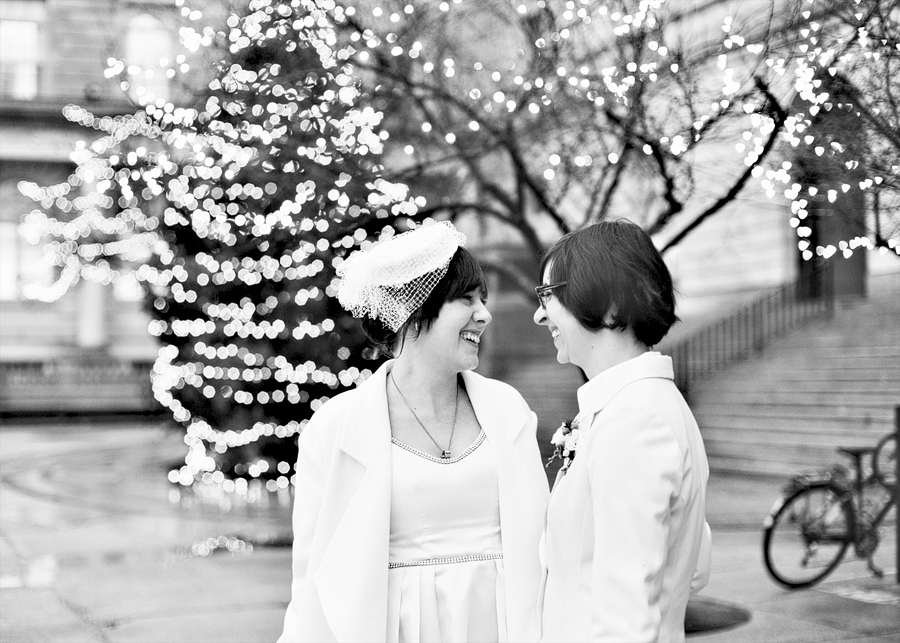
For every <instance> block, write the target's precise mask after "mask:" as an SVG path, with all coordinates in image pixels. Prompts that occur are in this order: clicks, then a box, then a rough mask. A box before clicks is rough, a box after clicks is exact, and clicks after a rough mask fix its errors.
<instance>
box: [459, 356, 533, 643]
mask: <svg viewBox="0 0 900 643" xmlns="http://www.w3.org/2000/svg"><path fill="white" fill-rule="evenodd" d="M463 379H464V381H465V383H466V390H467V391H468V394H469V399H470V400H471V402H472V407H473V408H474V409H475V415H476V416H477V418H478V422H479V424H481V428H482V429H484V432H485V435H486V436H487V440H488V443H489V444H490V445H491V447H492V448H493V451H494V456H495V458H496V461H497V478H498V486H499V496H500V525H501V531H502V538H503V559H504V565H503V567H504V573H505V574H506V596H507V601H506V602H507V624H508V627H509V632H508V633H509V639H510V640H511V641H518V640H522V641H524V640H528V639H529V638H531V635H532V633H533V632H534V631H536V630H535V627H536V625H535V618H536V616H535V615H536V609H537V596H538V587H539V583H540V565H539V564H538V562H537V557H538V540H539V538H540V535H541V531H542V530H543V526H544V515H545V511H546V506H547V498H548V497H549V495H550V492H549V489H548V488H547V477H546V475H545V474H544V471H543V469H542V467H541V466H540V456H539V454H538V448H537V443H536V441H535V436H534V432H533V431H532V430H529V431H525V430H523V429H525V427H526V426H528V425H529V424H530V423H532V422H534V419H533V418H534V414H533V413H531V412H530V411H528V410H527V407H525V406H524V404H523V405H519V404H516V401H517V400H515V399H513V398H512V397H511V396H510V394H505V393H506V391H505V390H502V389H498V386H501V385H499V384H498V383H495V382H490V381H489V380H485V379H484V378H482V377H481V376H479V375H476V374H475V373H471V372H468V371H466V372H464V373H463ZM498 394H499V395H498ZM504 394H505V395H504Z"/></svg>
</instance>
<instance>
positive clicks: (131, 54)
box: [125, 13, 175, 102]
mask: <svg viewBox="0 0 900 643" xmlns="http://www.w3.org/2000/svg"><path fill="white" fill-rule="evenodd" d="M174 50H175V43H174V40H173V38H172V33H171V32H170V31H169V29H168V28H167V27H166V26H165V25H164V24H163V23H162V22H160V21H159V20H157V19H156V18H154V17H153V16H151V15H149V14H146V13H145V14H141V15H139V16H135V17H134V18H132V19H131V20H129V21H128V35H127V37H126V39H125V62H126V64H127V65H128V75H129V78H130V81H131V89H130V91H129V94H130V96H131V98H132V99H133V100H136V101H138V102H142V101H141V99H143V100H144V101H146V102H153V101H155V100H156V99H158V98H162V99H165V100H168V99H169V95H170V92H169V77H168V76H167V75H166V71H167V69H171V68H172V67H173V65H174V62H173V60H172V56H173V53H174Z"/></svg>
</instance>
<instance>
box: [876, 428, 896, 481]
mask: <svg viewBox="0 0 900 643" xmlns="http://www.w3.org/2000/svg"><path fill="white" fill-rule="evenodd" d="M872 472H873V473H874V474H875V479H876V480H878V482H880V483H881V484H882V485H884V486H885V487H886V488H887V489H888V490H893V488H894V486H895V485H896V484H897V435H896V434H895V433H888V434H887V435H886V436H884V437H883V438H881V440H879V441H878V446H876V447H875V453H873V454H872Z"/></svg>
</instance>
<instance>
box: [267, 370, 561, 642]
mask: <svg viewBox="0 0 900 643" xmlns="http://www.w3.org/2000/svg"><path fill="white" fill-rule="evenodd" d="M390 367H391V363H390V362H388V363H386V364H384V365H382V367H381V368H379V369H378V370H377V371H376V372H375V373H374V374H373V375H372V376H371V377H370V378H369V379H368V380H366V381H365V382H364V383H362V384H361V385H360V386H359V387H357V388H356V389H353V390H351V391H347V392H345V393H342V394H340V395H338V396H336V397H334V398H332V399H331V400H329V401H328V402H327V403H326V404H325V405H324V406H322V408H320V409H319V410H318V411H317V412H316V413H315V414H314V415H313V417H312V419H311V420H310V422H309V424H308V425H307V426H306V428H305V429H304V430H303V432H302V433H301V434H300V437H299V440H298V445H299V449H300V451H299V456H298V462H297V472H296V473H297V478H296V487H295V501H294V514H293V527H294V545H293V582H292V583H291V602H290V604H289V605H288V608H287V613H286V614H285V618H284V632H283V633H282V635H281V638H279V642H280V643H287V642H289V641H318V642H324V641H383V640H384V639H385V636H386V635H387V585H388V546H389V538H390V515H391V429H390V421H389V416H388V406H387V393H386V383H387V379H386V378H387V373H388V372H389V370H390ZM462 376H463V381H464V382H465V386H466V390H467V392H468V394H469V399H470V400H471V402H472V406H473V408H474V409H475V415H476V417H477V418H478V421H479V423H480V424H481V427H482V429H484V432H485V434H486V437H487V443H488V444H489V445H490V446H491V448H492V449H493V451H494V456H495V458H496V461H497V473H498V485H499V496H500V532H501V538H502V542H503V565H504V573H505V576H506V613H507V619H508V622H507V631H508V633H509V638H510V640H511V641H535V640H537V639H538V637H539V635H540V623H539V610H538V607H537V602H538V595H539V592H540V582H541V567H540V562H539V559H538V543H539V541H540V537H541V531H542V529H543V525H544V517H545V511H546V505H547V499H548V497H549V489H548V485H547V478H546V474H545V473H544V470H543V467H542V466H541V460H540V455H539V452H538V447H537V442H536V439H535V431H536V426H537V419H536V417H535V415H534V413H533V412H532V411H531V410H530V409H529V408H528V405H527V404H526V402H525V400H524V399H523V398H522V396H521V395H519V394H518V392H516V391H515V389H513V388H512V387H510V386H508V385H506V384H504V383H502V382H498V381H496V380H490V379H487V378H485V377H482V376H480V375H477V374H475V373H472V372H470V371H466V372H464V373H463V374H462ZM436 500H439V499H436Z"/></svg>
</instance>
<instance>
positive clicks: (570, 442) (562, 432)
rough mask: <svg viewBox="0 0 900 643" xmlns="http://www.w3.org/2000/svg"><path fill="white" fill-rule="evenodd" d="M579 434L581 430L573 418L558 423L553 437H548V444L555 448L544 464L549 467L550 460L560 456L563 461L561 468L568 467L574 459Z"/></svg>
mask: <svg viewBox="0 0 900 643" xmlns="http://www.w3.org/2000/svg"><path fill="white" fill-rule="evenodd" d="M581 434H582V430H581V429H580V428H578V423H577V422H575V420H566V421H565V422H563V423H562V424H560V425H559V428H558V429H556V432H555V433H554V434H553V437H552V438H550V444H552V445H553V446H554V447H555V448H554V450H553V455H551V456H550V458H548V460H547V465H546V466H548V467H549V466H550V463H551V462H553V461H554V460H555V459H556V458H560V459H562V461H563V466H562V468H563V469H568V468H569V465H570V464H572V460H574V459H575V452H576V451H577V450H578V442H579V440H580V439H581Z"/></svg>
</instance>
